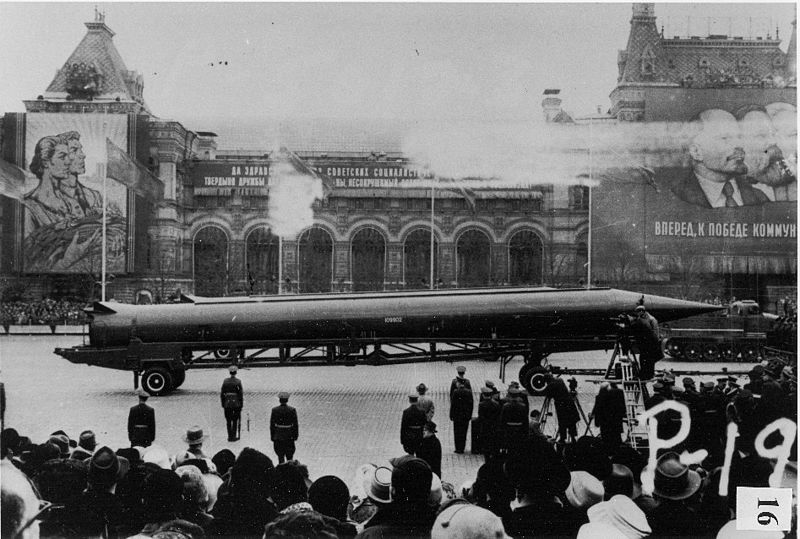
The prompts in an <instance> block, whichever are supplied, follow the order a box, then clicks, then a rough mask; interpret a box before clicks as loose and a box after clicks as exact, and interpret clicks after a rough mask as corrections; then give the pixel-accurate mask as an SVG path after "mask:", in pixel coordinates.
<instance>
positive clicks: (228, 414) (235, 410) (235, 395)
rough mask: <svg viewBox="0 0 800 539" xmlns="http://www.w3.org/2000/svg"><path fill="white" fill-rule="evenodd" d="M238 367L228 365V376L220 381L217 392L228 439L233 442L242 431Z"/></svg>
mask: <svg viewBox="0 0 800 539" xmlns="http://www.w3.org/2000/svg"><path fill="white" fill-rule="evenodd" d="M238 370H239V369H238V368H237V367H236V365H231V366H230V367H228V372H229V373H230V376H229V377H227V378H225V380H224V381H223V382H222V389H220V392H219V399H220V403H221V404H222V409H223V410H224V411H225V425H226V426H227V428H228V441H229V442H235V441H236V440H238V439H239V437H240V435H241V432H242V408H243V407H244V392H243V390H242V381H241V380H239V379H238V378H236V372H237V371H238Z"/></svg>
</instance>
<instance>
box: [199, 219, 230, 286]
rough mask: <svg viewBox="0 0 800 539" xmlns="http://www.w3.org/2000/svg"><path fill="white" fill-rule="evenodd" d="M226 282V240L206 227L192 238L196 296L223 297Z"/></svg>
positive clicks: (214, 230)
mask: <svg viewBox="0 0 800 539" xmlns="http://www.w3.org/2000/svg"><path fill="white" fill-rule="evenodd" d="M227 282H228V238H227V236H225V232H223V231H222V229H221V228H218V227H216V226H207V227H204V228H202V229H200V231H199V232H198V233H197V235H196V236H195V237H194V290H195V293H196V294H197V295H198V296H224V295H225V293H226V292H227V286H226V285H227Z"/></svg>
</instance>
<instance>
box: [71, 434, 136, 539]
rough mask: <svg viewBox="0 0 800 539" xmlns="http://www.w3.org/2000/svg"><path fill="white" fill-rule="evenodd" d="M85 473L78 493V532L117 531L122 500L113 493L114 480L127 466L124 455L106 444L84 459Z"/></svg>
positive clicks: (121, 525) (122, 521)
mask: <svg viewBox="0 0 800 539" xmlns="http://www.w3.org/2000/svg"><path fill="white" fill-rule="evenodd" d="M85 462H87V464H88V466H89V473H88V476H87V487H86V490H85V491H83V493H82V494H81V498H80V501H79V502H78V503H79V505H80V510H79V514H80V515H81V521H80V522H79V523H78V527H79V535H80V536H82V537H85V536H97V535H100V534H104V533H105V534H106V535H104V536H105V537H108V536H110V535H117V533H118V532H120V531H122V530H123V529H124V528H125V526H126V524H127V523H126V522H125V514H124V511H123V506H122V503H121V502H120V500H119V498H118V497H117V495H116V487H117V483H118V482H119V481H120V480H121V479H122V478H123V477H124V476H125V474H126V473H127V472H128V469H129V468H130V463H129V462H128V459H126V458H124V457H120V456H117V455H116V454H114V452H113V451H112V450H111V448H109V447H105V446H103V447H101V448H99V449H98V450H97V451H95V453H94V455H92V458H91V459H87V461H85Z"/></svg>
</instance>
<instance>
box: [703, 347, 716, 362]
mask: <svg viewBox="0 0 800 539" xmlns="http://www.w3.org/2000/svg"><path fill="white" fill-rule="evenodd" d="M703 359H705V360H706V361H717V360H718V359H719V348H717V345H716V344H713V343H708V344H706V345H704V346H703Z"/></svg>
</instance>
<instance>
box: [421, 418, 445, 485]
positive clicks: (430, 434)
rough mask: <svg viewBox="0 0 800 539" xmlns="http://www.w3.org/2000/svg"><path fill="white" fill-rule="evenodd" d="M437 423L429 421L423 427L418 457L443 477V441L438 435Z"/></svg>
mask: <svg viewBox="0 0 800 539" xmlns="http://www.w3.org/2000/svg"><path fill="white" fill-rule="evenodd" d="M436 432H437V431H436V423H434V422H433V421H428V422H426V423H425V425H424V426H423V428H422V441H421V443H420V445H419V449H418V450H417V457H419V458H421V459H422V460H424V461H425V462H427V463H428V466H430V467H431V471H432V472H433V473H434V474H436V475H437V476H438V477H439V479H441V478H442V443H441V442H440V441H439V438H437V437H436Z"/></svg>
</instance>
